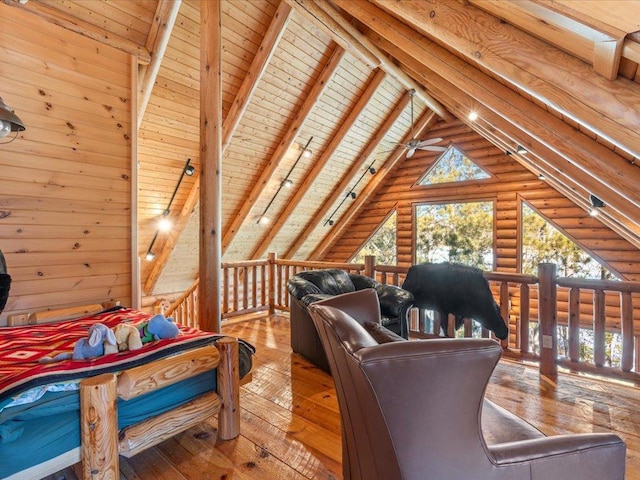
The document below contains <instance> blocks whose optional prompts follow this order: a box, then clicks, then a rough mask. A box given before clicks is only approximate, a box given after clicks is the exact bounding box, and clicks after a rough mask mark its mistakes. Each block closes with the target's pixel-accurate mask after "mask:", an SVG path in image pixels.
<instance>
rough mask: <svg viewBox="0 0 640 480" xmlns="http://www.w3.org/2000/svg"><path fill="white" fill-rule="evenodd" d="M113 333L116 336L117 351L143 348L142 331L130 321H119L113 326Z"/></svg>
mask: <svg viewBox="0 0 640 480" xmlns="http://www.w3.org/2000/svg"><path fill="white" fill-rule="evenodd" d="M113 334H114V335H115V337H116V343H117V348H116V351H120V352H124V351H125V350H139V349H140V348H142V340H141V339H140V332H139V331H138V329H137V328H136V327H135V326H134V325H131V324H130V323H119V324H118V325H116V326H115V327H113Z"/></svg>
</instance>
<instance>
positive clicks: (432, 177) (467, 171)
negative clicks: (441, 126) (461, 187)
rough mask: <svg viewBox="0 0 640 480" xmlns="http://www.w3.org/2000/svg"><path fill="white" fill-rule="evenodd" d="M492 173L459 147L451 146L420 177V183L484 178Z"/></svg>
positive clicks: (427, 183)
mask: <svg viewBox="0 0 640 480" xmlns="http://www.w3.org/2000/svg"><path fill="white" fill-rule="evenodd" d="M485 178H490V175H489V174H488V173H487V172H485V171H484V170H483V169H482V168H480V167H479V166H478V165H476V164H475V163H474V162H473V161H472V160H470V159H469V157H467V156H466V155H465V154H464V153H462V152H461V151H460V150H458V149H457V148H455V147H453V146H451V147H449V148H448V149H447V150H446V151H445V152H444V153H443V154H442V155H440V157H439V158H438V160H436V161H435V162H434V164H433V166H432V167H431V168H430V169H429V171H428V172H427V173H426V174H425V175H424V177H422V178H421V179H420V181H419V182H418V184H419V185H435V184H439V183H451V182H466V181H469V180H483V179H485Z"/></svg>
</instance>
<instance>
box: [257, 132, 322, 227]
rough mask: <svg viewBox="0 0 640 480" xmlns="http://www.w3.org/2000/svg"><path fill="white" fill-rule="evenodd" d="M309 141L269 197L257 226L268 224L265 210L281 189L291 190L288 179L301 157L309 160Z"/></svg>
mask: <svg viewBox="0 0 640 480" xmlns="http://www.w3.org/2000/svg"><path fill="white" fill-rule="evenodd" d="M311 140H313V137H311V138H310V139H309V141H308V142H307V144H306V145H305V146H304V148H303V149H302V150H300V153H299V154H298V158H296V161H295V162H293V165H292V166H291V168H290V169H289V172H288V173H287V175H286V176H285V177H284V180H282V181H281V182H280V186H279V187H278V189H277V190H276V192H275V193H274V194H273V197H271V200H269V203H267V206H266V207H265V209H264V211H263V212H262V215H260V217H259V218H258V221H257V222H256V223H257V224H259V225H267V224H268V223H269V222H270V220H269V217H267V210H269V207H271V204H273V201H274V200H275V199H276V197H277V196H278V194H279V193H280V190H282V189H283V188H291V187H292V186H293V181H292V180H291V179H290V178H289V177H290V176H291V173H292V172H293V169H294V168H296V165H298V162H299V161H300V159H301V158H302V157H304V158H309V157H310V156H311V153H312V152H311V150H309V144H310V143H311Z"/></svg>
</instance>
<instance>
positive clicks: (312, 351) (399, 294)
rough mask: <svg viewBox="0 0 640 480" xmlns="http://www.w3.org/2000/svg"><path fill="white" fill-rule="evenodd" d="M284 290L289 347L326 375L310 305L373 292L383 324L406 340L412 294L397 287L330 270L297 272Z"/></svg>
mask: <svg viewBox="0 0 640 480" xmlns="http://www.w3.org/2000/svg"><path fill="white" fill-rule="evenodd" d="M287 288H288V290H289V293H290V302H289V305H290V307H291V312H290V319H291V348H292V349H293V351H294V352H296V353H299V354H300V355H302V356H303V357H305V358H306V359H307V360H309V361H310V362H312V363H313V364H314V365H316V366H318V367H320V368H321V369H323V370H324V371H326V372H328V373H329V363H328V362H327V357H326V355H325V353H324V349H323V348H322V344H321V343H320V338H319V337H318V332H317V331H316V328H315V326H314V325H313V321H312V320H311V317H310V316H309V313H308V311H307V309H308V306H309V305H311V304H312V303H313V302H317V301H319V300H325V299H327V298H331V297H334V296H336V295H341V294H343V293H349V292H354V291H358V290H362V289H367V288H370V289H373V290H375V292H376V294H377V300H378V302H377V303H378V304H379V309H380V312H381V322H382V324H383V325H384V326H385V327H386V328H388V329H389V330H391V331H393V332H395V333H397V334H398V335H400V336H402V337H404V338H409V323H408V314H409V310H410V309H411V306H412V305H413V294H412V293H411V292H408V291H407V290H404V289H402V288H400V287H397V286H395V285H385V284H382V283H380V282H378V281H376V280H374V279H373V278H370V277H366V276H364V275H358V274H355V273H348V272H346V271H345V270H340V269H336V268H332V269H324V270H307V271H304V272H299V273H297V274H296V275H293V276H292V277H291V278H290V279H289V281H288V282H287Z"/></svg>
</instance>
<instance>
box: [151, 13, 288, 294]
mask: <svg viewBox="0 0 640 480" xmlns="http://www.w3.org/2000/svg"><path fill="white" fill-rule="evenodd" d="M290 18H291V8H290V7H289V6H288V5H287V4H286V3H284V2H282V3H281V4H280V6H279V7H278V10H276V13H275V15H274V17H273V19H272V21H271V24H270V25H269V28H268V29H267V32H266V34H265V36H264V37H263V39H262V42H261V44H260V47H259V48H258V53H256V55H255V57H254V59H253V61H252V62H251V66H250V67H249V70H248V71H247V74H246V75H245V78H244V80H243V82H242V84H241V85H240V88H239V89H238V93H237V94H236V98H235V99H234V101H233V105H232V106H231V110H230V111H229V113H228V115H227V117H226V118H225V120H224V123H223V128H222V151H223V153H224V151H225V150H226V148H227V146H228V145H229V142H230V141H231V137H232V136H233V132H234V130H235V129H236V127H237V126H238V123H239V122H240V119H241V118H242V115H243V114H244V111H245V110H246V106H247V105H248V103H249V102H250V100H251V97H252V96H253V93H254V92H255V90H256V88H257V86H258V83H259V82H260V79H261V78H262V75H263V74H264V71H265V70H266V67H267V65H268V64H269V60H270V59H271V57H272V56H273V53H274V52H275V49H276V47H277V45H278V42H279V41H280V38H282V35H283V34H284V31H285V30H286V26H287V23H288V22H289V19H290ZM199 192H200V190H199V181H198V178H196V179H195V181H194V183H193V186H192V188H191V190H190V192H189V195H188V196H187V200H186V201H185V204H184V207H183V208H182V210H181V211H180V215H179V216H178V219H177V221H176V222H175V225H174V227H173V229H172V234H171V236H170V237H169V238H168V239H167V241H166V242H165V243H164V244H162V245H161V246H159V247H158V250H159V251H160V253H158V255H156V258H155V259H154V265H153V268H152V269H151V272H150V273H149V276H148V277H147V280H146V281H145V288H144V290H145V291H146V292H147V293H148V294H150V293H151V292H152V291H153V288H154V287H155V284H156V282H157V281H158V278H160V274H161V273H162V271H163V270H164V267H165V266H166V264H167V262H168V261H169V258H170V256H171V251H172V250H173V248H174V247H175V245H176V244H177V241H178V239H179V238H180V234H181V233H182V231H183V230H184V229H185V228H186V226H187V223H188V222H189V218H190V217H191V214H192V213H193V209H194V207H195V205H196V203H197V201H198V196H199Z"/></svg>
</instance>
